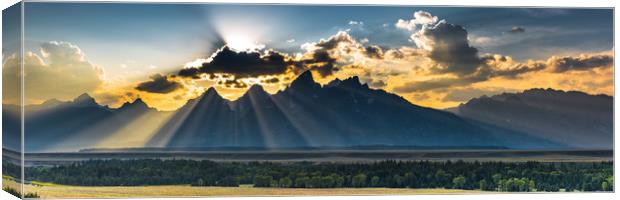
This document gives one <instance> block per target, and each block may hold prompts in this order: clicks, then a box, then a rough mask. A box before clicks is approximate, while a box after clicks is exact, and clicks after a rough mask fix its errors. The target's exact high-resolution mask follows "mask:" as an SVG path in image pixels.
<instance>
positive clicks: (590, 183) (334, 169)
mask: <svg viewBox="0 0 620 200" xmlns="http://www.w3.org/2000/svg"><path fill="white" fill-rule="evenodd" d="M4 169H5V170H6V171H5V172H6V173H7V174H13V173H18V172H19V168H18V167H17V166H15V165H12V164H8V162H5V163H4ZM25 173H26V179H27V180H28V181H40V182H52V183H56V184H65V185H81V186H138V185H173V184H191V185H193V186H230V187H236V186H239V185H241V184H251V185H253V186H254V187H281V188H342V187H359V188H361V187H387V188H455V189H466V190H474V189H479V190H486V191H509V192H528V191H551V192H555V191H613V181H614V180H613V179H614V178H613V162H596V163H585V162H582V163H564V162H562V163H545V162H463V161H456V162H453V161H446V162H432V161H381V162H375V163H356V164H346V163H312V162H296V163H273V162H249V163H239V162H232V163H225V162H212V161H206V160H205V161H196V160H159V159H143V160H91V161H84V162H80V163H75V164H72V165H61V166H54V167H28V168H26V172H25Z"/></svg>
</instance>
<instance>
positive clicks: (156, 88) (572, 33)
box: [3, 2, 613, 110]
mask: <svg viewBox="0 0 620 200" xmlns="http://www.w3.org/2000/svg"><path fill="white" fill-rule="evenodd" d="M24 20H25V21H24V24H25V27H24V30H25V33H24V36H25V52H26V53H25V55H24V60H25V67H26V76H25V80H26V86H25V87H26V96H25V101H26V104H38V103H42V102H44V101H46V100H49V99H53V98H55V99H59V100H63V101H68V100H71V99H73V98H75V97H77V96H78V95H80V94H82V93H88V94H90V95H91V96H93V97H94V98H95V99H96V100H97V102H98V103H100V104H103V105H109V106H111V107H118V106H120V105H122V103H124V102H131V101H133V100H135V99H136V98H142V99H143V100H144V101H145V102H146V103H147V104H148V105H149V106H152V107H155V108H157V109H159V110H175V109H177V108H178V107H180V106H182V105H183V104H184V103H185V102H186V101H187V100H188V99H192V98H196V97H197V96H199V95H200V94H202V93H203V92H204V91H206V89H207V88H209V87H215V88H216V89H217V90H218V92H219V93H220V94H221V95H222V96H224V97H225V98H228V99H235V98H238V97H239V96H241V95H242V94H243V93H244V92H245V90H247V88H248V87H249V86H250V85H252V84H261V85H262V86H263V87H265V89H266V90H267V91H269V92H271V93H274V92H277V91H278V90H282V89H284V88H286V87H287V86H288V84H289V83H290V82H291V81H292V80H293V79H294V78H295V77H296V76H297V75H299V74H300V73H302V72H303V71H306V70H311V71H312V72H313V75H314V76H315V80H317V81H318V82H320V83H322V84H326V83H328V82H329V81H331V80H333V79H335V78H341V79H342V78H347V77H350V76H359V77H360V80H361V81H362V82H364V83H367V84H368V85H369V86H370V87H371V88H375V89H384V90H386V91H388V92H392V93H396V94H398V95H401V96H403V97H404V98H406V99H407V100H409V101H410V102H412V103H414V104H417V105H422V106H428V107H433V108H439V109H441V108H448V107H453V106H457V105H459V104H460V103H463V102H466V101H467V100H469V99H471V98H474V97H479V96H481V95H493V94H498V93H502V92H518V91H522V90H525V89H530V88H554V89H562V90H578V91H584V92H587V93H591V94H607V95H613V24H612V23H613V10H611V9H558V8H474V7H465V8H459V7H412V6H310V5H248V4H246V5H234V4H145V3H142V4H123V3H44V2H28V3H26V6H25V19H24ZM3 25H4V26H6V27H3V29H8V28H7V27H9V26H11V23H10V22H9V23H3ZM7 37H10V36H7ZM5 41H7V40H5ZM15 52H16V50H15V48H14V47H10V46H5V47H3V58H4V60H5V61H4V68H5V70H4V71H8V72H12V71H11V70H13V72H15V70H16V69H17V67H15V66H17V65H16V64H14V63H16V62H13V61H12V60H11V58H14V57H15V56H13V57H11V55H13V54H15ZM12 63H13V64H12ZM15 74H17V73H7V72H5V73H3V76H12V75H13V76H12V77H13V78H14V77H15V76H14V75H15ZM4 78H5V80H8V81H10V80H12V79H11V77H4ZM15 92H16V91H15ZM5 96H6V95H5ZM3 101H5V102H7V103H11V102H10V101H11V100H8V99H6V98H5V99H3Z"/></svg>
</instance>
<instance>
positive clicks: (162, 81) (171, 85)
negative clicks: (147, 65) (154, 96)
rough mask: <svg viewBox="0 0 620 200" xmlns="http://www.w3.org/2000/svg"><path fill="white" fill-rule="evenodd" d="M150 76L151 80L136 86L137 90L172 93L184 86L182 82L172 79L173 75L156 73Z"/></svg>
mask: <svg viewBox="0 0 620 200" xmlns="http://www.w3.org/2000/svg"><path fill="white" fill-rule="evenodd" d="M150 78H151V80H150V81H146V82H143V83H140V84H138V85H137V86H136V90H139V91H145V92H152V93H170V92H172V91H175V90H177V89H180V88H183V85H182V84H181V83H179V82H176V81H174V80H171V79H172V78H171V77H167V76H163V75H161V74H155V75H152V76H151V77H150Z"/></svg>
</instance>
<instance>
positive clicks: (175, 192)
mask: <svg viewBox="0 0 620 200" xmlns="http://www.w3.org/2000/svg"><path fill="white" fill-rule="evenodd" d="M2 184H3V185H6V184H10V185H17V183H15V182H13V181H11V180H9V179H3V183H2ZM25 190H26V192H29V193H37V194H38V195H40V196H41V197H42V198H95V197H97V198H123V197H175V196H177V197H178V196H183V197H195V196H313V195H317V196H332V195H413V194H468V193H470V194H472V193H473V194H477V193H481V191H476V190H455V189H405V188H331V189H302V188H254V187H251V186H241V187H192V186H189V185H168V186H126V187H123V186H120V187H116V186H114V187H109V186H106V187H86V186H66V185H54V184H41V185H33V184H28V185H26V188H25Z"/></svg>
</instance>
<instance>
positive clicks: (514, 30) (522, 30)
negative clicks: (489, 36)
mask: <svg viewBox="0 0 620 200" xmlns="http://www.w3.org/2000/svg"><path fill="white" fill-rule="evenodd" d="M508 33H511V34H515V33H525V28H523V27H519V26H515V27H512V29H510V30H509V31H508Z"/></svg>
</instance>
